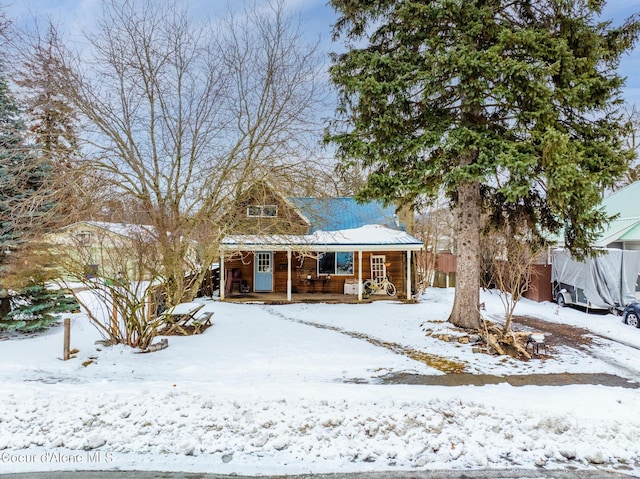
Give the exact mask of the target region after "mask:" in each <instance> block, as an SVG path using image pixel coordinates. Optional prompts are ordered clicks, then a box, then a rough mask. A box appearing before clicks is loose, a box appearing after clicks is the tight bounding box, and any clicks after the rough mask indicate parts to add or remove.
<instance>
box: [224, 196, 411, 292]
mask: <svg viewBox="0 0 640 479" xmlns="http://www.w3.org/2000/svg"><path fill="white" fill-rule="evenodd" d="M256 188H257V190H256ZM256 191H257V194H256ZM243 198H244V199H243V200H242V201H241V202H240V204H241V206H240V207H239V208H238V209H236V210H235V213H234V214H233V215H232V217H233V219H232V223H233V226H234V227H235V228H234V234H230V235H228V236H227V237H225V239H224V240H223V241H222V245H221V256H222V260H221V262H220V267H221V275H220V282H221V284H220V292H221V294H220V296H221V299H224V298H225V295H229V294H231V293H238V292H242V293H248V292H251V293H261V294H266V295H268V294H269V293H277V294H280V295H282V294H286V295H287V299H288V300H292V296H293V295H294V294H298V293H303V294H306V293H332V294H355V295H358V298H359V299H362V297H363V291H362V288H361V287H359V286H358V285H360V284H362V282H363V281H364V280H366V279H370V278H374V279H378V278H385V277H389V278H390V280H391V281H392V282H393V283H394V284H395V286H396V288H397V290H398V296H401V297H411V295H412V282H413V281H412V278H413V272H412V266H411V265H412V254H413V252H415V251H419V250H421V249H422V248H423V244H422V242H421V241H420V240H418V239H416V238H415V237H413V236H411V235H409V234H408V233H406V232H405V231H403V226H402V225H401V224H400V222H399V221H398V217H397V216H396V214H395V211H394V209H393V208H391V207H384V206H383V205H382V204H380V203H377V202H370V203H365V204H359V203H357V202H356V201H355V200H353V199H351V198H285V197H284V196H282V195H280V194H279V193H277V192H276V191H275V190H274V189H273V188H269V187H267V186H265V185H263V184H261V185H259V186H258V187H254V188H252V189H250V190H249V191H248V193H247V194H246V195H245V196H244V197H243Z"/></svg>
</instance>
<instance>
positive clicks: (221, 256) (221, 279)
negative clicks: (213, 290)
mask: <svg viewBox="0 0 640 479" xmlns="http://www.w3.org/2000/svg"><path fill="white" fill-rule="evenodd" d="M224 288H225V284H224V251H220V301H224Z"/></svg>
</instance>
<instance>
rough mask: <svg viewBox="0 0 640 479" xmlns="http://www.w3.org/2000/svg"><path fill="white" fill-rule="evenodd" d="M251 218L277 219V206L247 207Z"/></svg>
mask: <svg viewBox="0 0 640 479" xmlns="http://www.w3.org/2000/svg"><path fill="white" fill-rule="evenodd" d="M247 216H248V217H249V218H275V217H276V216H278V206H277V205H252V206H248V207H247Z"/></svg>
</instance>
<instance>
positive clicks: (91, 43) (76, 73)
mask: <svg viewBox="0 0 640 479" xmlns="http://www.w3.org/2000/svg"><path fill="white" fill-rule="evenodd" d="M87 40H88V45H83V46H82V51H81V52H76V53H75V54H72V53H71V49H69V48H64V49H63V48H62V45H60V44H59V45H58V47H59V48H58V50H57V61H58V62H59V64H60V68H59V69H58V71H57V78H56V87H57V88H58V89H59V91H61V92H62V93H63V94H64V96H65V97H66V98H67V99H68V100H69V101H70V102H71V104H72V105H74V107H75V108H77V109H78V110H79V112H80V113H81V115H82V116H83V118H84V120H85V121H86V123H87V125H89V126H90V128H89V129H88V130H86V131H84V132H81V133H80V135H81V137H82V138H83V140H84V147H85V154H87V155H88V156H89V157H90V158H91V159H90V160H86V162H87V164H86V166H88V167H90V170H92V171H95V172H96V173H98V174H100V175H101V176H102V177H103V178H106V179H107V180H108V181H110V182H111V185H112V188H113V190H114V191H117V192H119V194H120V195H121V196H122V197H123V198H130V199H131V200H130V202H135V203H136V204H138V205H140V206H141V208H142V209H143V211H144V214H145V216H146V218H147V219H148V224H149V225H151V226H152V227H153V231H155V232H156V238H155V239H156V241H157V243H158V245H159V254H160V264H161V268H160V274H161V276H162V277H163V278H164V279H165V284H166V288H167V294H168V298H167V299H168V302H169V303H170V304H176V303H178V302H180V301H183V300H185V299H190V296H192V295H193V294H195V291H196V290H197V286H198V283H199V281H201V280H202V277H203V275H204V271H205V270H206V268H207V266H208V265H209V264H210V263H211V262H212V261H213V260H214V258H215V257H216V255H217V253H218V244H219V241H220V239H221V237H222V235H224V234H225V225H224V224H223V223H222V222H221V219H222V218H223V217H224V212H225V211H226V208H227V207H228V204H229V201H230V200H231V201H233V200H234V199H235V198H237V197H238V195H239V194H240V192H241V191H243V189H244V188H243V187H244V185H245V184H246V183H247V182H251V181H254V180H256V179H264V178H268V177H270V176H271V177H273V176H274V175H275V176H276V177H277V176H279V175H281V174H284V172H286V171H288V170H289V169H291V168H292V165H294V166H295V165H296V163H299V162H300V158H303V159H304V158H305V156H306V151H308V146H309V141H310V133H312V132H313V131H314V130H315V129H316V128H317V124H316V123H315V117H314V115H315V113H316V111H317V107H318V104H319V101H320V100H322V97H321V96H319V95H318V93H319V92H320V90H319V86H320V81H319V79H318V75H316V73H317V69H318V68H319V59H318V56H317V54H316V47H315V45H308V44H307V42H305V41H304V39H303V37H302V33H301V31H300V29H299V28H298V24H297V23H296V22H295V21H294V20H292V18H291V17H289V16H287V14H286V11H285V5H284V2H282V1H279V2H275V3H269V4H268V8H267V9H263V10H259V9H257V8H253V9H250V10H246V11H244V12H243V14H242V15H235V16H231V17H229V18H228V19H226V20H224V21H222V22H218V23H216V24H215V25H210V24H206V23H200V22H196V21H195V20H194V19H193V18H192V17H190V16H189V14H188V12H187V11H186V10H185V9H183V8H180V7H179V4H178V2H174V3H169V4H166V3H162V4H158V2H153V1H151V0H145V1H143V2H137V1H133V0H123V1H116V0H107V1H106V2H105V3H104V8H103V15H102V18H101V20H100V21H99V24H98V30H97V31H96V32H95V33H92V34H89V35H88V36H87ZM299 169H300V168H299ZM203 232H205V234H206V235H207V237H206V240H205V241H204V242H201V241H199V240H201V239H202V236H203ZM196 242H200V245H199V257H198V264H193V263H192V261H191V260H190V257H189V254H188V252H189V251H190V249H192V248H193V246H194V243H196ZM196 268H197V269H198V271H200V272H201V274H197V275H195V276H192V277H193V278H195V279H194V283H192V284H188V283H187V282H185V275H186V273H189V272H192V271H193V270H194V269H196Z"/></svg>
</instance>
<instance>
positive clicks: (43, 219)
mask: <svg viewBox="0 0 640 479" xmlns="http://www.w3.org/2000/svg"><path fill="white" fill-rule="evenodd" d="M27 134H28V131H27V127H26V125H25V122H24V121H23V119H22V115H21V111H20V108H19V106H18V104H17V102H16V100H15V99H14V97H13V95H12V94H11V92H10V90H9V87H8V84H7V79H6V77H5V76H4V74H3V72H2V71H0V329H7V328H9V329H12V327H11V326H19V327H20V329H30V330H33V329H40V328H42V327H44V325H46V324H48V323H50V322H51V321H52V320H53V319H54V317H53V316H52V315H51V314H50V312H51V311H54V310H55V309H56V308H58V307H60V304H63V303H65V301H66V300H65V299H64V296H60V297H58V294H57V293H52V292H50V291H48V290H46V288H45V287H44V281H45V279H47V278H46V274H45V273H46V270H47V264H46V263H47V259H46V255H44V254H43V252H42V250H41V249H40V246H39V243H38V239H39V237H40V236H41V235H42V233H43V232H45V231H46V227H47V225H48V224H49V221H50V220H49V218H50V216H51V210H52V206H53V202H52V197H51V194H50V189H49V188H48V184H49V178H50V176H51V168H50V164H49V162H48V161H46V160H44V159H43V158H40V157H39V156H38V155H36V154H35V151H34V148H33V147H32V146H30V145H28V144H27V143H26V141H25V139H26V137H27ZM18 260H19V261H18ZM61 301H62V303H61ZM13 329H15V328H13Z"/></svg>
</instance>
